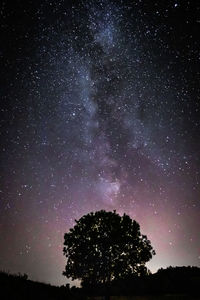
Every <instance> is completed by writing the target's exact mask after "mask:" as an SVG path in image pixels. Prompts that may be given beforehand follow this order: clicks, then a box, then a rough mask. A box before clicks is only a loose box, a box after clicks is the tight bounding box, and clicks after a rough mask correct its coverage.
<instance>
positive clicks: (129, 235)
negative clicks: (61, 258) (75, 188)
mask: <svg viewBox="0 0 200 300" xmlns="http://www.w3.org/2000/svg"><path fill="white" fill-rule="evenodd" d="M64 246H65V247H64V249H63V251H64V255H65V256H66V257H67V265H66V268H65V272H64V273H63V274H64V275H65V276H67V277H68V278H69V277H71V278H72V279H73V280H74V279H80V280H81V283H82V286H94V285H97V284H107V285H109V284H110V282H112V281H113V280H120V279H123V278H125V277H127V276H128V275H133V274H134V275H137V276H142V275H144V274H147V268H146V267H145V264H146V262H148V261H149V260H150V259H151V258H152V256H153V255H154V254H155V251H154V250H153V248H152V246H151V243H150V241H149V240H148V239H147V237H146V236H145V235H142V234H141V233H140V226H139V224H138V223H137V222H136V221H134V220H132V219H131V218H130V217H129V216H128V215H126V214H124V215H123V216H120V215H118V214H117V213H116V212H115V211H114V212H106V211H104V210H101V211H97V212H95V213H89V214H87V215H85V216H83V217H82V218H81V219H80V220H78V221H76V225H75V226H74V228H72V229H70V230H69V233H66V234H65V236H64Z"/></svg>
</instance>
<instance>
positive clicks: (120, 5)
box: [0, 0, 200, 284]
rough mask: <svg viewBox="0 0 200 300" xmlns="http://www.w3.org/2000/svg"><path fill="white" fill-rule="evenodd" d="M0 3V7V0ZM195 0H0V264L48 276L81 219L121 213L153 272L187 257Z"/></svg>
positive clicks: (193, 157)
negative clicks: (148, 248)
mask: <svg viewBox="0 0 200 300" xmlns="http://www.w3.org/2000/svg"><path fill="white" fill-rule="evenodd" d="M9 4H10V5H9ZM198 13H199V6H198V5H197V2H196V1H181V0H179V1H173V0H170V1H145V0H144V1H142V0H136V1H127V0H124V1H122V0H121V1H114V0H113V1H112V0H110V1H108V0H99V1H98V0H96V1H92V0H90V1H66V0H58V1H45V0H44V1H31V0H28V1H15V3H12V4H11V3H9V1H3V4H2V7H1V16H2V22H1V32H2V45H1V50H0V56H1V58H2V62H3V67H2V68H1V71H0V72H1V77H2V92H1V95H2V101H1V111H0V113H1V118H0V144H1V148H0V159H1V160H0V161H1V173H0V182H1V187H0V197H1V200H0V232H1V234H0V268H1V269H6V270H11V271H13V272H22V273H23V272H25V273H28V274H29V276H30V277H31V278H33V279H35V280H41V281H47V282H51V283H53V284H62V283H64V282H66V279H65V278H63V277H62V271H63V270H64V265H65V258H64V257H63V254H62V248H63V235H64V233H65V232H67V231H68V229H69V228H70V227H72V226H73V224H74V220H75V219H78V218H80V217H81V216H82V215H83V214H86V213H88V212H90V211H95V210H99V209H106V210H114V209H116V210H117V212H119V213H120V214H123V213H124V212H125V213H127V214H129V215H130V216H131V217H132V218H134V219H136V220H137V221H138V222H139V223H140V225H141V230H142V232H143V233H145V234H147V236H148V238H149V239H150V240H151V242H152V245H153V247H154V248H155V250H156V252H157V255H156V256H155V258H153V260H152V261H151V262H150V263H149V268H150V269H151V270H152V271H153V272H154V271H156V270H157V269H158V268H160V267H166V266H169V265H199V263H200V237H199V225H200V221H199V220H200V210H199V209H200V202H199V196H200V187H199V180H200V173H199V172H200V169H199V166H200V155H199V154H200V143H199V133H200V114H199V109H200V102H199V98H198V97H199V45H198V26H199V22H200V21H199V15H198Z"/></svg>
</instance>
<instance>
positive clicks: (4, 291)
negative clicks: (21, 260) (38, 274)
mask: <svg viewBox="0 0 200 300" xmlns="http://www.w3.org/2000/svg"><path fill="white" fill-rule="evenodd" d="M0 299H6V300H27V299H28V300H36V299H48V300H86V296H84V295H83V293H81V294H80V289H78V288H77V289H75V290H73V291H72V290H71V289H70V288H69V286H67V287H64V286H61V287H57V286H52V285H50V284H45V283H41V282H35V281H31V280H28V276H27V275H26V274H24V275H22V274H20V273H18V274H10V273H8V272H3V271H0Z"/></svg>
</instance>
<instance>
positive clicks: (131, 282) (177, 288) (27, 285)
mask: <svg viewBox="0 0 200 300" xmlns="http://www.w3.org/2000/svg"><path fill="white" fill-rule="evenodd" d="M107 288H109V292H110V295H113V296H124V298H120V297H119V299H120V300H121V299H124V300H125V299H126V296H127V297H128V296H133V298H127V299H134V295H135V296H141V298H138V297H136V298H135V299H166V295H168V296H167V299H200V268H198V267H169V268H167V269H160V270H158V272H157V273H155V274H149V275H146V276H142V277H138V278H136V277H132V278H131V277H129V278H127V279H125V280H120V281H115V282H113V283H112V284H111V285H110V286H109V287H107ZM0 289H1V291H0V295H1V296H2V295H4V296H3V297H1V299H8V300H10V299H12V300H19V299H20V300H24V299H30V300H35V299H48V300H57V299H58V300H64V299H65V300H67V299H69V300H79V299H80V300H86V299H95V298H94V297H98V296H99V297H100V296H103V295H105V286H103V285H102V286H101V285H100V284H99V285H97V286H84V287H82V288H77V287H72V288H70V287H69V285H68V284H67V285H66V286H61V287H56V286H52V285H50V284H45V283H40V282H34V281H31V280H29V279H28V276H27V275H26V274H24V275H21V274H18V275H13V274H9V273H6V272H0ZM169 295H171V296H169ZM176 295H177V296H176ZM178 295H185V296H183V298H180V296H178ZM152 297H153V298H152ZM97 299H98V298H97ZM102 299H103V298H102ZM115 299H116V300H117V297H116V298H115Z"/></svg>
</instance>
